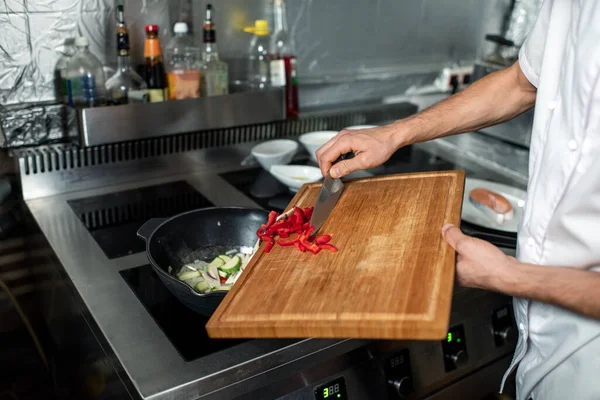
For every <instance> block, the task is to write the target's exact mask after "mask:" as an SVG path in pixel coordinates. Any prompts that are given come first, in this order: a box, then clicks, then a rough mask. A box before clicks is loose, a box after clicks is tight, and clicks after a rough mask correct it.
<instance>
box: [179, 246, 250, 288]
mask: <svg viewBox="0 0 600 400" xmlns="http://www.w3.org/2000/svg"><path fill="white" fill-rule="evenodd" d="M251 258H252V254H243V253H239V252H238V250H237V249H233V250H231V251H228V252H227V253H226V254H221V255H218V256H217V257H215V258H214V259H213V260H212V261H211V262H210V263H207V262H205V261H200V260H195V261H194V262H193V263H190V264H185V265H184V266H183V267H181V270H180V271H179V273H177V278H179V280H180V281H183V282H185V283H187V284H188V285H189V286H190V287H192V288H193V289H194V290H195V291H196V292H198V293H209V292H215V291H218V290H225V291H227V290H229V289H230V288H231V286H233V284H234V283H235V281H236V280H237V278H238V277H239V276H240V274H241V273H242V271H243V270H244V268H246V265H248V262H249V261H250V259H251Z"/></svg>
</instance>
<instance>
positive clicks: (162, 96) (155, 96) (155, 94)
mask: <svg viewBox="0 0 600 400" xmlns="http://www.w3.org/2000/svg"><path fill="white" fill-rule="evenodd" d="M166 92H167V89H146V93H148V99H149V101H150V103H161V102H163V101H165V100H166V99H167V94H166Z"/></svg>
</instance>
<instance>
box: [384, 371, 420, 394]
mask: <svg viewBox="0 0 600 400" xmlns="http://www.w3.org/2000/svg"><path fill="white" fill-rule="evenodd" d="M388 384H389V385H390V386H391V387H392V388H393V389H394V391H395V392H396V394H397V395H398V397H399V398H401V399H406V398H408V396H409V395H410V394H412V393H413V392H414V391H415V388H414V387H413V381H412V379H411V378H410V377H409V376H405V377H402V378H400V379H394V380H393V381H392V380H390V381H388Z"/></svg>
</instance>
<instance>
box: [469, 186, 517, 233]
mask: <svg viewBox="0 0 600 400" xmlns="http://www.w3.org/2000/svg"><path fill="white" fill-rule="evenodd" d="M476 188H482V189H488V190H491V191H493V192H496V193H499V194H501V195H502V196H504V197H505V198H506V200H508V201H510V204H511V205H512V206H513V209H514V216H513V217H512V219H511V220H509V221H506V222H503V223H501V224H499V223H497V222H496V221H493V220H492V219H491V218H490V217H488V216H487V215H485V214H484V213H483V212H482V211H481V210H479V209H478V208H476V207H475V206H474V205H473V204H471V202H470V201H469V193H471V190H473V189H476ZM526 198H527V193H526V192H525V191H523V190H521V189H517V188H516V187H513V186H508V185H503V184H501V183H496V182H491V181H484V180H481V179H475V178H466V179H465V193H464V196H463V207H462V219H463V220H464V221H466V222H469V223H471V224H475V225H479V226H482V227H484V228H489V229H495V230H498V231H503V232H513V233H516V232H517V230H518V228H519V223H520V222H521V218H523V210H524V206H525V199H526Z"/></svg>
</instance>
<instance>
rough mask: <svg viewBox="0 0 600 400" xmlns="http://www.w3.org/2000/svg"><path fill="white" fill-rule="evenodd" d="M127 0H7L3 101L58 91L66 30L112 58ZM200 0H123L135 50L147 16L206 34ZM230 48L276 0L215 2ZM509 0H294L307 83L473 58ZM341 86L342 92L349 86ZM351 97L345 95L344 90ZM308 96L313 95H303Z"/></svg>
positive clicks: (234, 49) (1, 24) (234, 53)
mask: <svg viewBox="0 0 600 400" xmlns="http://www.w3.org/2000/svg"><path fill="white" fill-rule="evenodd" d="M117 2H123V1H122V0H121V1H119V0H2V1H0V29H1V31H2V35H0V104H3V105H6V104H15V103H24V102H41V101H53V100H54V99H55V95H54V83H53V69H54V65H55V63H56V61H57V59H58V57H59V55H60V54H59V53H60V50H61V46H62V42H63V40H64V39H65V38H67V37H73V36H77V35H84V36H87V37H88V38H89V39H90V41H91V45H90V49H91V51H92V52H93V53H95V54H96V55H97V56H98V57H99V58H100V60H101V61H102V62H104V63H106V64H108V65H114V64H115V61H116V56H115V50H114V49H115V28H114V25H115V22H114V21H115V18H114V7H115V4H116V3H117ZM206 3H207V1H200V0H177V1H163V0H125V1H124V5H125V17H126V20H127V23H128V26H129V30H130V41H131V47H132V56H133V58H134V60H136V61H138V62H139V61H140V60H141V59H142V47H143V46H142V43H143V36H144V30H143V27H144V25H145V24H148V23H154V24H159V26H160V27H161V31H160V37H161V39H162V41H163V44H166V42H167V41H168V39H169V37H170V35H171V25H172V23H173V21H176V20H179V19H186V20H188V21H190V22H191V24H192V27H193V29H194V32H195V33H194V35H195V37H196V38H197V39H200V32H199V30H200V27H201V26H202V24H201V21H202V16H203V9H204V6H205V4H206ZM213 3H215V4H214V5H215V8H216V23H217V35H218V36H217V40H218V42H219V46H220V50H221V53H222V56H223V58H225V59H234V58H241V57H243V55H244V54H245V53H246V51H247V48H248V42H249V40H250V35H249V34H247V33H244V32H243V31H242V28H243V27H244V26H246V25H249V24H251V23H252V21H253V20H254V19H258V18H265V17H266V18H271V15H270V14H271V3H270V0H237V1H233V0H225V1H223V2H215V1H213ZM507 3H509V1H508V0H492V1H480V0H449V1H443V2H440V1H438V0H423V1H412V0H377V1H374V0H356V1H353V2H352V7H349V6H348V2H347V1H344V0H327V1H313V0H294V1H291V0H288V2H287V8H288V21H289V25H290V29H291V30H292V33H293V35H294V37H295V40H296V47H297V53H298V59H299V64H298V76H299V80H300V82H301V84H303V85H311V84H315V83H332V84H333V83H336V84H339V83H340V82H348V81H355V80H357V79H363V80H364V79H365V78H366V77H371V78H376V79H382V78H385V77H388V76H398V75H399V74H404V73H405V68H404V67H405V66H407V65H412V66H421V67H424V66H427V68H428V69H430V70H431V69H432V68H438V67H439V66H440V65H441V64H444V63H448V62H452V61H457V60H474V59H475V58H476V56H477V51H478V48H479V47H480V45H481V43H482V38H483V34H484V33H488V32H494V31H496V32H498V31H499V29H500V24H501V22H502V18H503V16H504V13H505V12H506V9H507V6H508V4H507ZM341 95H342V94H341ZM341 98H343V97H340V99H341ZM301 101H309V102H310V98H307V97H304V96H301Z"/></svg>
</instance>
